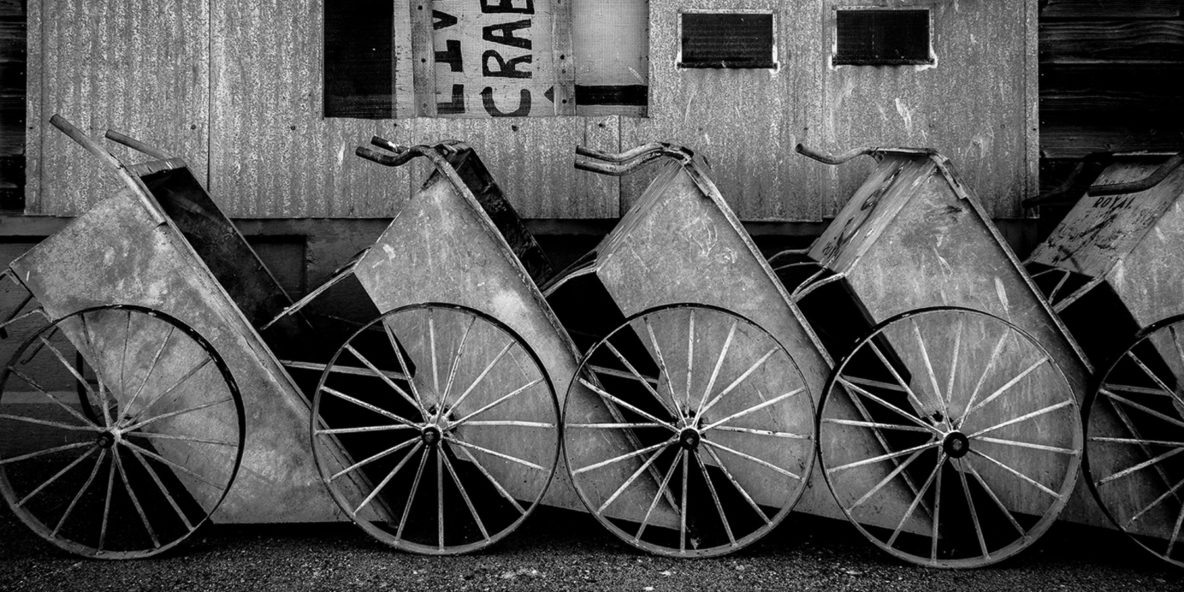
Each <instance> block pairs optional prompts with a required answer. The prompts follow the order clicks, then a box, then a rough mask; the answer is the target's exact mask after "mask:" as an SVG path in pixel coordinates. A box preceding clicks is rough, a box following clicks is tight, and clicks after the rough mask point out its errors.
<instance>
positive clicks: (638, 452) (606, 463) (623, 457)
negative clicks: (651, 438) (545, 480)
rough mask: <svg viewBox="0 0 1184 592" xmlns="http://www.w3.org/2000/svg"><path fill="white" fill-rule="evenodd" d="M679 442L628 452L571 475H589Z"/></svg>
mask: <svg viewBox="0 0 1184 592" xmlns="http://www.w3.org/2000/svg"><path fill="white" fill-rule="evenodd" d="M677 441H678V438H670V439H669V440H666V441H665V442H658V443H657V444H652V445H650V446H646V447H645V448H638V449H637V450H632V451H630V452H626V453H625V454H622V455H620V456H614V457H612V458H610V459H608V460H602V461H600V462H598V463H593V464H590V465H588V466H586V467H581V468H578V469H575V470H574V471H572V472H571V474H572V476H573V477H574V476H575V475H579V474H581V473H587V472H588V471H594V470H596V469H599V468H601V467H607V466H609V465H611V464H616V463H619V462H621V461H624V460H629V459H631V458H634V457H637V456H641V455H643V454H645V453H647V452H652V451H654V450H657V449H659V448H663V447H666V446H669V445H671V444H673V443H675V442H677Z"/></svg>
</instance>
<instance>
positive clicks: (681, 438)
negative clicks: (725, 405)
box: [678, 428, 702, 450]
mask: <svg viewBox="0 0 1184 592" xmlns="http://www.w3.org/2000/svg"><path fill="white" fill-rule="evenodd" d="M701 438H702V436H700V435H699V430H696V429H695V428H684V429H683V430H682V432H681V433H679V435H678V443H679V445H680V446H682V447H683V448H685V449H687V450H694V449H696V448H698V447H699V440H700V439H701Z"/></svg>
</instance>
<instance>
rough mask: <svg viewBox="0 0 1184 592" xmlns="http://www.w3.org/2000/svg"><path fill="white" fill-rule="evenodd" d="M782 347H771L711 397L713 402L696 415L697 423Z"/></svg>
mask: <svg viewBox="0 0 1184 592" xmlns="http://www.w3.org/2000/svg"><path fill="white" fill-rule="evenodd" d="M780 347H781V346H775V347H773V348H772V349H770V350H769V351H768V353H766V354H765V355H763V356H761V357H760V358H758V359H757V361H755V362H753V363H752V365H751V366H749V367H748V369H747V370H745V371H744V372H743V373H742V374H740V376H738V377H737V378H736V380H733V381H732V383H731V384H729V385H728V386H726V387H724V390H722V391H720V392H719V394H718V395H716V396H715V398H713V399H711V402H709V403H707V405H706V406H704V407H702V408H701V409H699V412H698V416H697V417H696V419H695V422H696V423H697V422H698V421H699V418H701V417H703V414H704V413H707V412H708V411H710V410H711V408H712V407H715V404H716V403H718V402H719V400H720V399H722V398H724V396H726V395H727V394H728V393H730V392H732V389H734V388H736V387H737V386H740V383H742V382H744V381H745V380H746V379H747V378H748V377H749V376H752V373H753V372H756V371H757V368H760V367H761V366H762V365H763V364H764V363H765V362H766V361H768V359H769V358H771V357H773V354H775V353H777V350H778V349H779V348H780Z"/></svg>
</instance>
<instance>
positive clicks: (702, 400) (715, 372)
mask: <svg viewBox="0 0 1184 592" xmlns="http://www.w3.org/2000/svg"><path fill="white" fill-rule="evenodd" d="M736 324H737V323H736V321H732V326H731V327H729V328H728V336H727V337H726V338H725V339H724V346H723V347H722V348H720V350H719V355H718V356H716V358H715V366H714V367H712V369H711V377H710V378H708V379H707V388H705V389H703V396H701V397H699V405H698V407H697V409H698V411H696V412H695V419H694V421H693V422H692V423H696V424H697V423H699V418H700V417H702V415H703V407H704V405H705V404H706V403H707V397H708V396H710V395H711V389H713V388H715V381H716V379H718V378H719V369H720V368H722V367H723V365H724V359H725V358H726V357H727V356H728V349H730V348H731V347H732V339H733V338H734V337H735V336H736Z"/></svg>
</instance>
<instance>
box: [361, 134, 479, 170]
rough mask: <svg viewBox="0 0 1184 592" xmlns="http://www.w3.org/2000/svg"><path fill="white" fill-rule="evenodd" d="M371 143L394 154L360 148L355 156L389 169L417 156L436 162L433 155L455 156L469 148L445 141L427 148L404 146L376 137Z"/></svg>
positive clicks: (457, 141) (461, 143)
mask: <svg viewBox="0 0 1184 592" xmlns="http://www.w3.org/2000/svg"><path fill="white" fill-rule="evenodd" d="M370 143H371V144H373V145H375V146H378V147H379V148H383V149H385V150H389V151H390V152H393V153H394V154H386V153H383V152H379V151H377V150H374V149H372V148H369V147H367V146H358V148H357V150H354V154H356V155H358V156H360V157H362V158H365V159H366V160H369V161H372V162H376V163H378V164H381V165H383V166H389V167H397V166H403V165H405V164H407V163H408V162H410V161H411V160H412V159H413V158H415V157H417V156H424V157H427V158H428V159H429V160H432V161H433V162H435V160H434V159H433V158H432V156H433V155H435V156H439V155H440V153H446V154H455V153H457V152H459V151H461V150H463V149H465V148H468V144H465V143H464V142H461V141H460V140H444V141H443V142H439V143H437V144H436V145H434V146H427V145H424V144H420V145H416V146H404V145H403V144H396V143H394V142H392V141H390V140H387V139H386V138H382V137H379V136H374V137H372V138H370Z"/></svg>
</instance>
